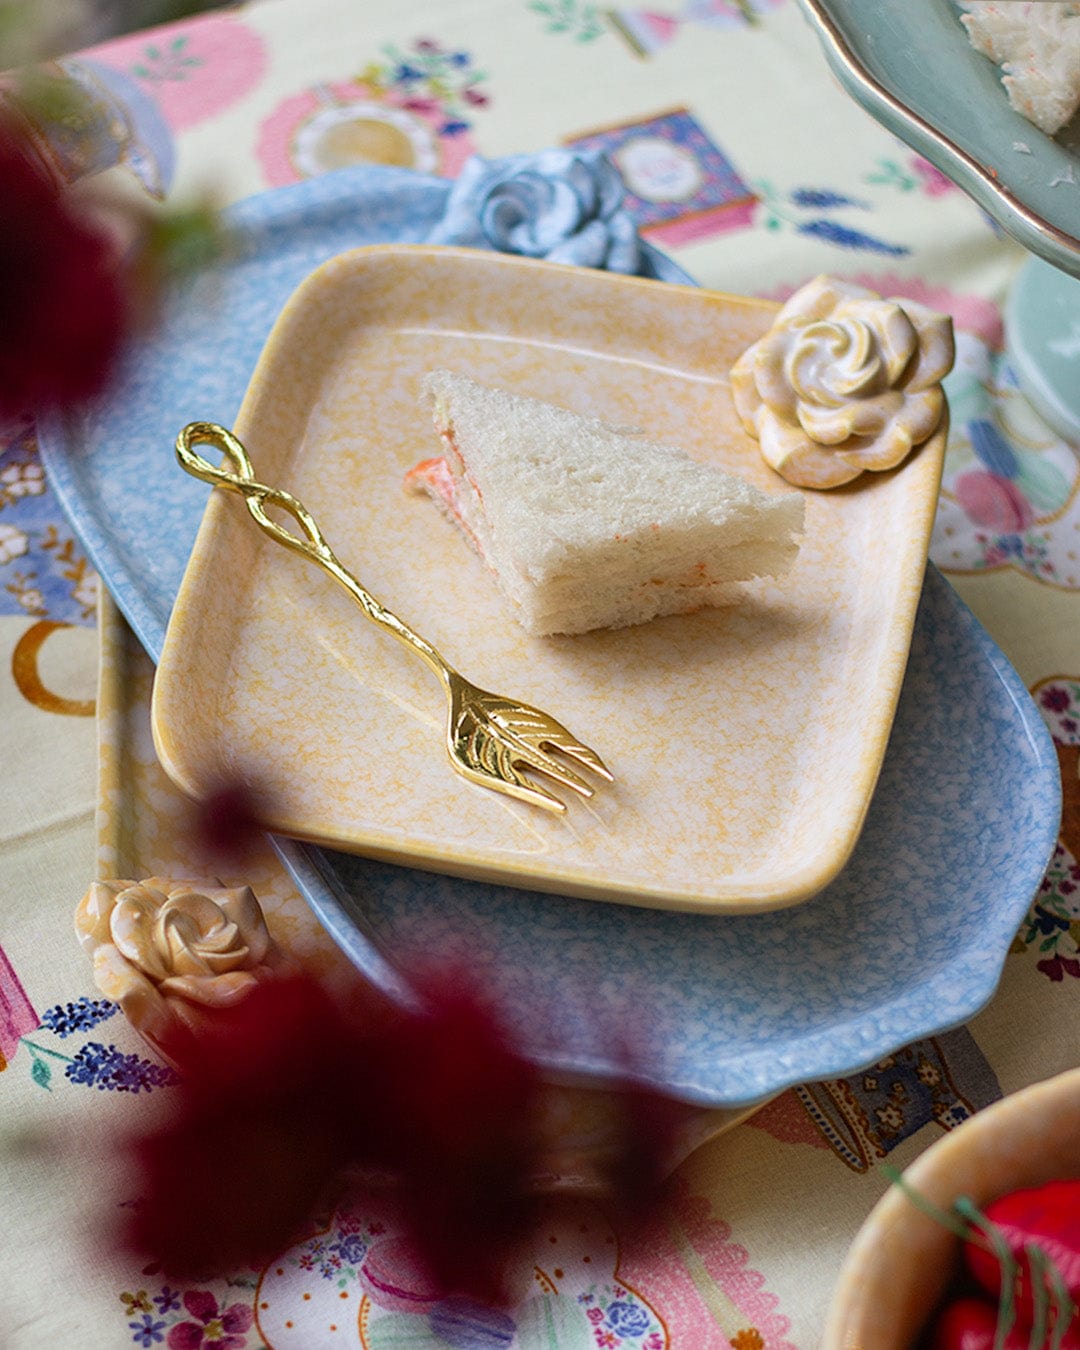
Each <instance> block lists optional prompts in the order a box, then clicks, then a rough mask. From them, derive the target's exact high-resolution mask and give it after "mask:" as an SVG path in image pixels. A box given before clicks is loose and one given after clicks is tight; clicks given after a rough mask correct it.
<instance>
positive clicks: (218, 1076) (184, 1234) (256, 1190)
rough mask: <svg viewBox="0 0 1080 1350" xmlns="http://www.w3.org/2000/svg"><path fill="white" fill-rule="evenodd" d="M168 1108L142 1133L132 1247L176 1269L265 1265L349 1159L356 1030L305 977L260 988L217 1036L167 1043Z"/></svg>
mask: <svg viewBox="0 0 1080 1350" xmlns="http://www.w3.org/2000/svg"><path fill="white" fill-rule="evenodd" d="M166 1048H167V1050H168V1051H169V1053H170V1055H171V1057H172V1058H173V1060H174V1062H175V1063H176V1064H177V1066H178V1068H179V1070H180V1073H181V1078H182V1081H181V1084H180V1086H179V1087H178V1088H175V1089H173V1090H172V1092H171V1094H170V1095H171V1101H170V1102H169V1107H170V1110H169V1114H168V1116H167V1117H166V1118H165V1119H164V1120H163V1121H162V1123H161V1125H160V1126H159V1128H158V1129H156V1130H154V1131H151V1132H150V1133H148V1134H147V1135H145V1136H143V1137H141V1138H139V1139H137V1140H135V1141H133V1144H132V1148H131V1153H130V1156H131V1159H132V1163H133V1166H134V1168H135V1169H136V1176H135V1179H134V1181H135V1186H136V1191H137V1194H138V1197H139V1203H138V1204H137V1205H136V1206H135V1207H134V1208H133V1209H132V1210H131V1211H130V1223H129V1226H128V1229H127V1231H126V1233H125V1234H123V1235H122V1242H123V1245H124V1246H125V1247H126V1248H128V1249H129V1250H133V1251H134V1252H136V1253H137V1254H138V1255H139V1256H140V1257H141V1258H142V1259H151V1260H153V1261H155V1262H157V1263H159V1264H160V1266H161V1267H162V1269H163V1270H165V1271H166V1272H167V1273H169V1274H171V1275H174V1276H176V1277H181V1276H184V1277H191V1278H196V1277H205V1276H206V1275H208V1274H211V1273H217V1274H221V1273H228V1272H230V1271H233V1270H236V1269H240V1268H245V1267H248V1266H252V1265H256V1266H257V1265H259V1264H261V1263H263V1262H264V1261H265V1260H267V1259H269V1257H270V1256H272V1255H273V1254H274V1253H275V1252H277V1251H280V1250H281V1248H282V1247H285V1246H287V1245H288V1244H289V1243H290V1242H291V1241H293V1240H294V1238H295V1237H296V1236H297V1234H298V1233H299V1231H300V1230H302V1229H303V1228H304V1226H305V1225H306V1224H307V1223H309V1222H310V1221H311V1220H312V1218H313V1216H314V1214H315V1212H316V1210H317V1208H318V1206H319V1205H320V1204H322V1203H324V1202H325V1200H326V1197H327V1192H328V1189H329V1188H332V1187H333V1186H334V1184H335V1182H336V1181H337V1180H338V1178H339V1177H340V1176H341V1174H342V1173H343V1171H344V1169H345V1168H346V1167H347V1166H348V1164H349V1163H350V1161H351V1159H352V1155H353V1150H354V1144H355V1133H354V1128H353V1126H354V1122H355V1120H356V1118H357V1113H358V1109H359V1107H360V1104H361V1085H360V1084H359V1083H358V1082H357V1079H356V1076H355V1075H356V1059H357V1056H356V1038H355V1035H354V1031H353V1028H352V1026H351V1025H350V1023H349V1022H348V1021H347V1020H346V1019H345V1018H344V1017H343V1015H342V1013H341V1011H340V1009H339V1008H338V1006H337V1005H336V1004H335V1002H334V1001H333V1000H331V999H330V998H329V997H328V996H327V995H326V994H325V993H324V992H323V991H322V989H321V988H320V987H319V985H318V984H317V983H316V982H315V981H313V980H310V979H308V978H306V977H297V978H290V979H287V980H277V981H271V982H269V983H267V984H264V985H261V986H259V987H257V988H256V989H255V990H254V991H253V992H252V993H251V995H249V997H248V998H247V999H245V1000H244V1002H243V1003H241V1004H240V1005H239V1006H238V1007H237V1008H236V1009H234V1010H232V1011H231V1012H230V1013H229V1014H227V1015H223V1017H222V1021H221V1025H220V1028H219V1029H218V1030H217V1031H216V1032H215V1034H214V1035H213V1036H207V1037H202V1038H200V1039H199V1040H198V1041H192V1040H184V1041H178V1042H177V1043H176V1045H174V1046H169V1047H166Z"/></svg>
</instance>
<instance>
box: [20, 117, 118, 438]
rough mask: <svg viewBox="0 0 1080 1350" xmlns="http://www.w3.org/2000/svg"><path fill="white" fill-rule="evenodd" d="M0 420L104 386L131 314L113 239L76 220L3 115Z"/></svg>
mask: <svg viewBox="0 0 1080 1350" xmlns="http://www.w3.org/2000/svg"><path fill="white" fill-rule="evenodd" d="M0 186H2V191H0V419H6V418H9V417H13V416H16V415H18V414H20V413H24V412H30V411H33V412H38V411H42V410H44V409H55V408H64V407H68V406H70V405H72V404H76V403H79V402H81V401H83V400H85V399H87V398H89V397H90V396H92V395H94V394H96V393H98V392H100V390H101V389H102V388H104V386H105V385H106V383H107V382H108V380H109V378H110V376H111V375H112V373H113V370H114V367H115V365H116V362H117V360H118V358H119V355H120V352H121V349H122V346H123V342H124V338H125V334H126V331H127V326H128V321H129V306H128V300H127V296H126V293H125V282H124V278H123V275H122V272H121V269H120V267H119V266H118V264H117V259H116V257H115V254H114V250H113V246H112V243H111V241H110V240H109V239H108V238H107V237H106V236H105V234H103V233H101V232H99V231H98V230H96V229H95V228H94V227H92V226H91V225H90V224H89V223H88V222H87V221H85V220H82V219H80V218H79V217H78V216H77V215H76V213H75V212H74V210H73V209H72V208H71V207H70V206H69V205H68V204H67V202H66V201H65V199H64V198H63V197H62V196H61V195H60V193H59V192H58V191H57V190H56V188H55V187H54V185H53V184H52V182H51V181H50V180H49V179H48V178H47V177H46V175H45V173H44V172H43V170H42V169H41V167H40V165H39V164H38V163H37V161H36V160H34V159H33V158H32V157H31V155H30V154H29V152H28V150H27V147H26V145H25V143H24V141H23V139H22V138H21V136H20V135H19V133H18V131H17V130H16V128H15V127H14V126H13V124H12V123H10V122H9V121H7V120H6V119H4V118H0Z"/></svg>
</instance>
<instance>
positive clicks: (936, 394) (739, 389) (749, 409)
mask: <svg viewBox="0 0 1080 1350" xmlns="http://www.w3.org/2000/svg"><path fill="white" fill-rule="evenodd" d="M954 357H955V347H954V342H953V329H952V320H951V319H950V318H949V316H948V315H946V314H939V313H937V312H936V311H935V310H932V309H929V308H928V307H927V306H925V305H921V304H919V303H918V302H916V301H914V300H899V299H882V298H881V297H880V296H879V295H877V294H875V292H873V291H871V290H868V289H867V288H866V287H864V286H857V285H855V284H853V283H850V282H844V281H838V280H836V279H835V278H834V277H829V276H819V277H816V278H815V279H814V280H813V281H810V282H808V283H807V284H806V285H805V286H803V287H802V288H801V289H800V290H798V291H796V292H795V294H794V295H793V296H792V297H791V299H790V300H788V302H787V303H786V304H785V305H784V306H783V308H782V309H781V310H780V312H779V313H778V314H777V316H776V319H775V321H774V322H773V325H772V327H771V328H770V329H769V331H768V332H767V333H766V334H765V336H764V337H763V338H760V339H759V340H758V341H757V342H755V343H754V344H753V346H751V347H748V348H747V350H746V351H745V352H744V353H743V354H742V356H740V357H739V359H738V361H736V363H735V365H734V366H733V367H732V370H731V389H732V395H733V397H734V401H735V408H736V411H737V412H738V414H739V417H740V419H741V421H742V423H743V426H744V427H745V428H746V430H747V431H748V432H749V433H750V435H752V436H755V437H756V438H757V440H758V441H759V443H760V445H761V453H762V456H763V457H764V459H765V461H766V462H767V463H768V464H769V465H770V466H771V467H772V468H774V469H775V470H776V471H777V473H779V474H780V475H781V477H783V478H785V479H786V480H787V481H788V482H789V483H793V484H794V485H795V486H796V487H807V488H831V487H839V486H840V485H841V484H843V483H849V482H851V481H852V479H854V478H857V477H858V476H859V474H861V473H862V472H863V471H864V470H874V471H879V472H880V471H881V470H883V469H892V468H895V467H896V466H897V465H898V464H900V463H902V461H903V460H904V459H906V458H907V456H908V455H909V454H910V453H911V451H912V450H913V449H915V447H917V446H919V445H922V444H923V442H924V441H927V440H929V438H930V437H931V436H932V435H933V434H934V432H935V431H936V430H937V429H938V427H939V426H940V425H941V423H942V422H943V420H944V418H945V416H946V405H945V395H944V393H943V392H942V389H941V381H942V379H943V378H944V377H945V376H946V375H947V374H948V372H949V371H950V369H951V368H952V364H953V360H954Z"/></svg>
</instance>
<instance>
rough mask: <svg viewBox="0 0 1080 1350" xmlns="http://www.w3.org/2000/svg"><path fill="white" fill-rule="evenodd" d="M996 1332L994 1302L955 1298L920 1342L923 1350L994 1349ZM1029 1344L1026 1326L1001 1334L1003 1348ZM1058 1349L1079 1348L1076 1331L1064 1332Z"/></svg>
mask: <svg viewBox="0 0 1080 1350" xmlns="http://www.w3.org/2000/svg"><path fill="white" fill-rule="evenodd" d="M996 1334H997V1307H996V1305H995V1304H992V1303H987V1302H985V1301H984V1300H983V1299H981V1298H958V1299H954V1300H953V1302H952V1303H950V1304H948V1306H947V1307H946V1308H944V1309H943V1310H942V1311H941V1312H940V1313H939V1314H938V1317H937V1320H936V1321H935V1322H934V1324H933V1326H932V1328H931V1330H930V1334H929V1336H928V1337H927V1339H926V1340H925V1342H921V1344H924V1345H925V1347H926V1350H994V1344H995V1340H994V1338H995V1336H996ZM1030 1344H1031V1332H1030V1328H1029V1327H1026V1326H1024V1327H1022V1326H1020V1325H1019V1324H1017V1325H1015V1326H1013V1328H1012V1330H1011V1331H1010V1332H1009V1334H1008V1335H1007V1336H1006V1337H1005V1340H1004V1343H1003V1350H1029V1346H1030ZM1061 1350H1080V1334H1077V1333H1074V1332H1071V1331H1070V1332H1067V1333H1066V1334H1065V1337H1064V1339H1063V1341H1062V1342H1061Z"/></svg>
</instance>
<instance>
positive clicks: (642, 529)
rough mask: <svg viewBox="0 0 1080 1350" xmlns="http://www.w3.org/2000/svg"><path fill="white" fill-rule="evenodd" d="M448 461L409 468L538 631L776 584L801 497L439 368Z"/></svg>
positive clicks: (589, 624)
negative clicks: (762, 579)
mask: <svg viewBox="0 0 1080 1350" xmlns="http://www.w3.org/2000/svg"><path fill="white" fill-rule="evenodd" d="M424 393H425V396H426V397H427V398H428V399H429V400H430V402H431V405H432V409H433V415H434V421H435V428H436V430H437V431H438V433H439V435H440V437H441V438H442V442H443V446H444V454H443V455H442V456H441V457H438V458H435V459H429V460H425V461H424V462H423V463H422V464H418V465H417V466H416V467H415V468H414V469H412V470H410V472H409V474H408V475H407V482H408V483H409V485H410V486H413V487H416V488H419V489H422V490H424V491H426V492H428V493H429V494H430V495H431V496H432V497H434V498H435V500H436V501H437V502H438V503H439V505H440V506H441V507H442V508H443V510H444V511H445V512H446V514H447V515H448V516H449V517H450V518H451V519H452V520H453V521H454V523H455V524H456V525H458V526H459V527H460V528H461V530H462V532H463V533H464V535H465V536H466V538H467V539H468V540H469V542H470V543H471V544H472V546H473V547H474V548H475V549H476V551H477V552H478V553H479V554H480V556H481V557H482V558H483V559H484V560H485V562H486V563H487V564H488V566H489V567H490V568H491V570H492V571H493V572H494V574H495V576H496V578H497V580H498V582H499V585H500V586H501V587H502V589H503V591H504V592H505V594H506V595H507V596H508V597H509V599H510V600H511V601H512V602H513V604H514V607H515V610H516V615H517V618H518V619H519V621H520V622H521V624H522V626H523V627H524V628H525V629H526V630H527V631H528V632H530V633H535V634H552V633H584V632H587V631H588V630H590V629H593V628H621V627H625V626H627V625H629V624H638V623H644V622H646V621H647V620H649V619H653V618H656V617H657V616H658V615H661V614H682V613H687V612H689V611H691V610H696V609H701V608H702V607H703V606H706V605H717V604H729V603H731V601H732V599H733V594H732V586H731V583H732V582H738V581H746V580H749V579H751V578H753V577H759V576H780V575H782V574H783V573H784V572H786V571H787V570H788V569H789V567H790V566H791V563H792V561H793V560H794V558H795V555H796V553H797V551H798V542H797V538H796V536H797V535H798V534H799V533H800V531H801V530H802V523H803V498H802V495H801V494H800V493H798V492H782V493H778V494H771V493H767V492H763V491H761V490H760V489H759V488H757V487H755V486H754V485H753V484H751V483H748V482H746V481H744V480H743V479H742V478H739V477H737V476H735V475H734V474H730V473H726V472H725V471H724V470H722V469H719V468H717V467H715V466H713V465H709V464H702V463H699V462H698V461H697V460H694V459H691V457H690V456H689V455H688V454H686V453H685V451H683V450H680V449H677V448H675V447H674V446H670V445H662V444H660V443H659V442H657V441H652V440H649V439H648V438H647V437H646V436H645V435H643V434H641V433H637V432H634V431H627V430H625V429H620V428H616V427H612V426H609V425H608V424H607V423H605V422H602V421H600V420H599V419H597V418H592V417H581V416H579V415H578V414H576V413H573V412H570V411H568V410H567V409H565V408H559V407H555V406H554V405H552V404H549V403H541V402H539V401H538V400H537V399H533V398H524V397H522V396H521V395H518V394H512V393H510V392H509V391H507V390H504V389H495V388H491V387H489V386H486V385H481V384H478V383H476V381H475V380H472V379H470V378H468V377H467V376H465V375H459V374H455V373H454V372H452V371H449V370H436V371H433V372H431V373H430V374H429V375H427V376H426V378H425V380H424Z"/></svg>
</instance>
